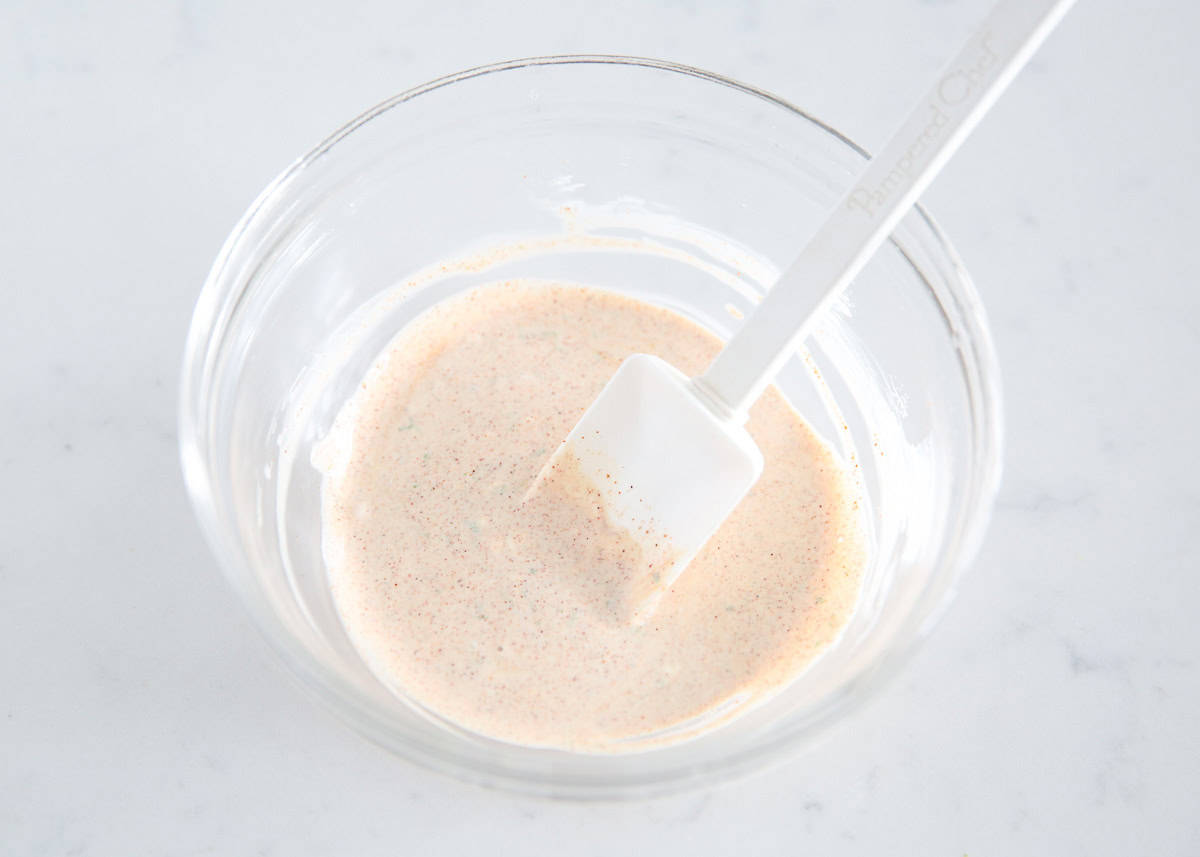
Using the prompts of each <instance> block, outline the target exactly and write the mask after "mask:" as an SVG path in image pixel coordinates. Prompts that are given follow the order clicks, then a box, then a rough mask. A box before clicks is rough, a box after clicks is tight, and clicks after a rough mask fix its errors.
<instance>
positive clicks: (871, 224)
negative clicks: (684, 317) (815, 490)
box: [695, 0, 1074, 419]
mask: <svg viewBox="0 0 1200 857" xmlns="http://www.w3.org/2000/svg"><path fill="white" fill-rule="evenodd" d="M1073 2H1074V0H1001V2H1000V3H999V4H998V5H997V6H996V7H995V8H994V9H993V10H992V12H991V14H990V15H989V16H988V17H987V19H986V20H985V21H984V22H983V24H982V25H981V26H980V27H979V29H978V30H977V31H976V32H975V35H973V36H972V37H971V38H970V39H969V40H968V41H967V43H966V45H965V46H964V47H963V48H962V50H960V51H959V52H958V55H957V56H955V57H954V59H953V60H951V62H950V63H949V65H947V66H946V68H945V70H944V71H943V72H942V74H941V75H940V76H939V77H938V80H937V83H935V84H934V86H933V88H932V89H931V90H930V91H929V92H928V93H926V95H925V96H924V98H922V99H921V101H920V102H919V103H918V105H917V107H916V109H914V110H913V111H912V113H911V114H910V116H909V118H908V119H907V120H906V121H905V122H904V124H903V125H902V126H901V128H900V130H899V131H898V132H897V133H896V134H895V136H893V137H892V139H891V141H890V142H889V143H888V144H887V146H885V147H884V149H883V151H882V152H880V153H879V155H877V156H876V157H874V158H872V159H871V161H870V163H869V164H868V165H867V168H866V169H865V170H864V171H863V173H862V175H861V176H860V177H859V179H858V181H857V182H856V183H855V184H854V187H852V188H851V189H850V191H849V192H848V193H846V195H845V196H844V197H843V198H842V200H841V201H840V202H839V203H838V205H837V207H836V208H835V209H834V210H833V212H832V214H831V215H830V216H829V218H828V219H827V220H826V221H825V223H824V225H823V226H822V227H821V228H820V229H819V230H818V231H817V233H816V234H815V235H813V237H812V238H811V239H810V240H809V242H808V244H807V245H806V246H805V248H804V250H803V251H802V252H801V253H800V256H799V257H798V258H797V259H796V261H795V262H793V263H792V265H791V267H789V268H788V269H787V270H786V271H785V272H784V274H783V276H782V277H780V279H779V281H778V282H777V283H776V284H775V285H774V287H772V289H771V290H770V292H768V294H767V296H766V297H765V298H764V299H763V301H762V303H761V304H759V306H758V307H757V308H756V309H755V311H754V312H753V314H751V316H750V317H749V318H748V319H747V320H746V322H745V323H744V324H743V325H742V326H741V328H740V329H739V330H738V331H737V333H736V334H735V335H734V337H733V338H732V339H730V340H729V342H728V343H727V344H726V346H725V348H724V350H723V351H722V352H721V353H720V354H719V355H717V358H716V359H715V360H714V361H713V363H712V365H711V366H710V367H709V368H708V371H707V372H705V374H704V375H703V376H701V377H700V378H697V379H696V381H695V383H696V386H697V387H698V388H699V389H700V390H701V391H702V392H703V393H705V394H707V397H708V398H709V399H711V400H715V404H716V405H717V406H718V407H719V408H721V409H722V410H725V409H727V415H728V416H731V417H734V418H736V419H744V418H745V413H746V411H747V410H748V409H749V407H750V405H752V404H753V403H754V402H755V400H757V399H758V397H759V396H760V395H761V394H762V391H763V390H764V389H765V388H766V386H767V385H768V384H769V383H770V382H771V381H772V380H773V379H774V377H775V374H776V373H777V372H778V371H779V369H780V367H781V366H782V365H783V363H784V362H785V361H786V360H787V358H788V357H789V356H790V355H791V354H792V352H793V351H794V350H795V348H796V346H797V345H799V343H800V341H801V340H802V339H803V338H804V337H805V335H806V334H807V333H808V331H809V329H810V327H811V325H812V323H813V321H814V320H815V319H816V318H817V317H819V316H820V314H821V313H822V312H824V311H825V310H826V309H827V308H828V306H829V305H830V303H832V302H833V301H834V300H835V299H836V298H837V296H838V295H839V294H840V293H841V292H842V290H843V289H844V288H845V287H846V286H847V285H848V284H849V283H850V281H851V280H852V279H853V278H854V277H855V275H857V274H858V272H859V271H860V270H861V269H862V267H863V265H865V264H866V262H867V260H869V259H870V258H871V256H872V255H874V253H875V251H876V250H877V249H878V248H879V245H880V244H881V243H883V241H884V239H886V238H887V237H888V236H889V235H890V234H891V233H892V230H893V229H894V228H895V227H896V224H897V223H898V222H899V221H900V218H901V217H903V216H904V214H905V213H906V212H907V211H908V209H909V207H910V206H912V204H913V202H915V201H916V199H917V197H918V196H920V194H921V193H922V192H923V191H924V190H925V188H926V187H927V186H928V185H929V182H930V181H932V180H933V178H934V176H936V175H937V173H938V171H939V170H941V168H942V166H943V165H944V164H945V163H946V161H948V160H949V159H950V156H951V155H953V154H954V152H955V150H957V149H958V147H959V145H960V144H961V143H962V141H963V140H964V139H965V138H966V136H967V135H968V134H969V133H970V132H971V131H972V130H973V129H974V128H975V125H976V124H977V123H978V122H979V120H980V119H981V118H982V117H983V115H984V114H985V113H986V112H987V110H988V108H990V107H991V106H992V104H993V103H994V102H995V100H996V99H997V98H998V97H999V96H1000V93H1002V92H1003V91H1004V89H1005V87H1006V86H1008V84H1009V82H1010V81H1011V80H1012V79H1013V77H1015V76H1016V74H1017V72H1019V71H1020V70H1021V68H1022V67H1023V66H1024V65H1025V63H1026V61H1027V60H1028V59H1029V58H1030V56H1032V55H1033V52H1034V51H1035V50H1037V48H1038V46H1039V45H1041V43H1042V41H1043V40H1044V39H1045V38H1046V36H1047V35H1049V33H1050V32H1051V30H1053V29H1054V27H1055V25H1057V24H1058V22H1059V20H1061V19H1062V17H1063V15H1065V14H1066V12H1067V10H1068V9H1069V8H1070V7H1071V5H1072V3H1073Z"/></svg>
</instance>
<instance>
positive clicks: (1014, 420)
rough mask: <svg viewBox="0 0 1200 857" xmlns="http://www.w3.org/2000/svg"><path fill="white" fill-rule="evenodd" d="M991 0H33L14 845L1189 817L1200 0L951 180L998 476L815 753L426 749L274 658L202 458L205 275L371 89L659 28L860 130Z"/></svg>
mask: <svg viewBox="0 0 1200 857" xmlns="http://www.w3.org/2000/svg"><path fill="white" fill-rule="evenodd" d="M988 5H989V4H988V0H925V2H918V0H902V2H898V0H855V2H835V0H799V2H787V0H761V2H760V0H746V2H739V3H732V2H729V3H722V2H715V0H714V2H705V0H672V2H666V0H664V1H663V2H655V3H650V4H647V3H639V2H636V0H625V2H616V3H595V2H577V1H576V0H554V2H551V0H536V2H524V3H521V4H503V3H482V2H467V0H437V2H434V1H433V0H407V2H404V0H402V2H370V3H347V4H343V3H332V2H330V3H325V4H321V5H318V4H309V3H284V2H272V3H257V4H248V3H235V2H227V0H226V2H209V3H200V2H187V0H181V2H169V3H168V2H148V1H147V2H130V3H119V4H117V3H114V4H102V3H99V2H82V3H58V2H40V0H16V2H15V3H13V2H10V3H7V4H6V8H5V11H4V13H3V15H0V116H2V118H0V260H2V261H0V302H2V303H0V307H2V309H3V311H2V312H0V397H2V398H0V401H2V403H3V409H2V413H3V419H2V421H0V485H2V486H3V487H2V489H0V853H3V854H5V855H9V854H12V855H141V854H147V855H159V854H175V855H192V854H196V855H199V854H219V855H226V854H231V855H232V854H254V855H288V857H301V855H334V854H338V855H342V854H354V855H374V854H484V853H498V854H506V853H514V854H515V853H520V854H525V855H540V854H556V855H557V854H562V853H570V854H597V855H600V854H604V855H607V854H613V853H626V852H628V850H629V849H631V848H635V847H636V848H637V850H638V853H669V854H675V853H677V854H681V855H683V854H687V855H707V854H713V855H718V854H719V855H728V854H735V853H736V854H773V853H780V854H782V853H788V854H798V853H805V854H843V853H844V854H851V853H854V854H860V853H861V854H923V855H924V854H929V855H937V854H941V855H955V857H957V855H961V854H970V855H972V857H974V856H975V855H984V854H1047V855H1049V854H1053V855H1056V857H1062V855H1072V854H1081V855H1083V854H1087V855H1101V854H1112V855H1127V854H1161V855H1177V854H1184V853H1197V849H1200V814H1198V813H1197V812H1196V807H1197V797H1196V794H1197V791H1198V790H1200V775H1198V772H1200V741H1198V739H1197V728H1196V718H1197V712H1200V680H1198V664H1197V655H1198V650H1200V621H1198V620H1200V582H1198V578H1197V571H1198V568H1197V556H1198V555H1200V489H1198V488H1197V485H1200V464H1198V462H1200V456H1197V454H1196V449H1195V442H1196V439H1197V428H1196V425H1197V418H1198V417H1200V403H1198V394H1197V385H1196V381H1195V371H1196V367H1197V366H1200V289H1197V280H1198V277H1197V273H1198V268H1197V265H1196V264H1195V262H1194V259H1195V254H1194V251H1193V247H1194V245H1195V243H1196V241H1197V235H1200V220H1198V218H1197V214H1196V208H1195V203H1196V200H1197V199H1200V181H1198V179H1197V167H1196V164H1195V161H1194V158H1195V156H1197V155H1200V148H1198V146H1200V111H1198V110H1197V106H1196V105H1197V100H1198V99H1200V57H1198V55H1197V53H1196V48H1195V37H1196V36H1197V34H1200V4H1195V3H1192V2H1190V0H1160V1H1159V2H1155V0H1151V1H1150V2H1145V3H1128V2H1120V0H1084V2H1082V3H1080V4H1079V7H1078V8H1077V9H1076V10H1075V11H1074V12H1073V13H1072V15H1071V16H1070V17H1069V18H1068V19H1067V21H1066V22H1065V23H1064V25H1063V27H1062V29H1061V31H1060V32H1059V33H1057V34H1056V35H1055V36H1054V37H1053V38H1052V39H1051V41H1050V42H1049V43H1048V44H1047V46H1046V48H1045V50H1044V52H1043V53H1042V54H1041V55H1040V56H1039V57H1038V58H1037V59H1036V60H1035V62H1034V64H1033V66H1032V68H1031V69H1030V70H1029V72H1028V73H1027V74H1025V75H1024V76H1023V77H1022V78H1021V79H1020V80H1018V81H1017V83H1016V84H1015V85H1014V86H1013V88H1012V90H1011V91H1010V93H1009V94H1008V95H1007V96H1006V97H1005V99H1004V100H1003V101H1002V102H1001V103H1000V104H999V105H998V106H997V108H996V110H995V112H994V115H992V116H991V117H989V118H988V120H987V121H986V123H985V124H984V125H983V127H982V128H981V129H980V130H979V132H978V133H977V135H976V136H975V137H974V138H973V139H972V140H971V141H969V142H968V143H967V145H966V147H965V148H964V149H963V151H962V152H961V154H960V155H959V157H958V158H957V159H956V160H955V161H954V162H953V164H952V165H951V166H950V167H949V169H947V171H946V172H945V174H944V175H943V176H942V177H941V179H939V181H938V182H937V184H936V186H935V189H934V190H933V192H932V193H931V194H930V195H929V197H928V199H927V203H928V205H929V207H930V208H931V210H932V211H933V212H934V214H935V215H936V216H938V217H939V219H940V220H941V222H942V223H943V224H944V225H945V226H946V228H947V231H948V232H949V233H950V235H951V237H952V238H953V239H954V240H955V242H956V244H957V246H958V248H959V250H960V251H961V253H962V255H963V257H964V258H965V259H966V261H967V263H968V265H969V267H970V268H971V270H972V271H973V273H974V275H975V278H976V280H977V281H978V283H979V286H980V290H981V292H982V293H983V295H984V299H985V301H986V303H987V305H988V307H989V310H990V312H991V318H992V321H993V325H994V332H995V335H996V339H997V344H998V348H999V352H1000V357H1001V361H1002V364H1003V368H1004V374H1005V382H1006V393H1007V410H1008V438H1009V440H1008V455H1007V468H1006V477H1005V483H1004V489H1003V493H1002V496H1001V499H1000V504H999V508H998V510H997V513H996V516H995V521H994V525H993V526H992V529H991V531H990V535H989V537H988V539H987V541H986V543H985V545H984V547H983V550H982V553H981V555H980V557H979V560H978V562H977V564H976V567H975V568H974V570H973V572H972V573H971V574H970V576H969V577H968V578H967V579H966V581H965V582H964V585H963V587H962V590H961V594H960V597H959V601H958V603H957V604H956V605H955V606H954V608H953V609H952V610H951V611H950V612H949V613H948V615H947V616H946V618H945V620H944V622H943V623H942V626H941V627H940V628H939V629H938V632H937V633H936V634H935V635H934V636H933V638H932V639H931V641H930V642H929V644H928V645H926V646H925V647H924V648H923V649H922V650H921V651H920V653H919V654H918V655H917V657H916V658H915V659H914V660H913V661H912V662H911V663H910V665H909V666H908V668H907V669H906V671H905V672H904V673H903V675H902V676H901V677H900V678H899V679H898V680H897V681H895V682H894V683H893V684H892V685H890V686H889V687H888V688H887V689H886V690H885V691H884V693H883V694H882V695H881V696H880V697H879V698H877V699H876V700H875V701H874V702H873V703H871V704H870V705H869V706H868V707H867V708H866V709H865V710H863V711H861V712H860V713H858V714H856V715H855V716H854V717H853V718H851V719H850V720H849V721H847V722H845V723H844V724H843V725H842V726H841V727H840V728H838V729H837V730H835V731H834V733H833V734H831V735H830V736H829V738H828V740H826V741H825V742H824V743H823V744H822V745H821V746H820V747H819V748H818V749H816V750H814V751H812V752H810V753H808V754H807V755H805V756H803V757H801V758H798V759H796V760H793V761H791V762H788V763H786V764H784V765H782V766H779V767H777V768H775V769H773V770H771V771H769V772H766V773H764V774H762V775H760V776H757V777H755V778H753V779H750V780H748V781H745V782H741V783H736V784H732V785H729V786H726V787H724V788H720V789H716V790H713V791H709V792H702V793H694V794H690V795H687V796H684V797H679V798H671V799H664V800H658V801H651V802H645V803H636V804H625V805H598V806H578V805H561V804H552V803H546V802H541V801H536V800H526V799H517V798H512V797H508V796H505V795H502V794H496V793H491V792H487V791H483V790H480V789H477V788H473V787H469V786H465V785H460V784H458V783H457V782H453V781H449V780H445V779H442V778H439V777H437V776H434V775H431V774H428V773H426V772H424V771H422V770H419V769H417V768H415V767H412V766H410V765H408V764H406V763H403V762H400V761H398V760H396V759H394V758H391V757H389V756H387V755H385V754H384V753H383V752H382V751H380V750H377V749H376V748H375V747H374V746H372V745H369V744H368V743H367V742H365V741H364V740H362V739H360V738H359V737H357V736H356V735H355V734H353V733H351V732H350V731H349V730H348V729H346V728H345V727H343V726H342V725H341V724H340V723H339V722H336V721H335V720H333V719H332V718H331V717H330V716H329V715H327V714H326V713H325V712H324V711H322V710H320V709H319V708H317V707H316V706H315V705H313V704H311V703H310V702H309V700H308V699H307V697H305V696H303V695H302V694H301V693H300V692H299V691H298V690H297V689H295V688H294V687H293V686H292V684H291V683H290V681H289V680H288V679H287V678H286V677H285V676H284V675H282V674H281V673H280V671H278V670H277V669H276V668H275V666H274V664H273V662H272V661H271V660H270V659H269V658H268V657H267V656H266V653H265V649H264V646H263V645H262V644H261V643H260V641H259V639H258V637H257V634H256V632H255V631H254V629H253V628H252V627H251V626H250V624H249V622H248V620H247V618H246V617H245V616H244V615H243V612H242V610H241V608H240V607H239V605H238V604H237V603H236V602H235V600H234V597H233V595H232V594H231V592H230V591H229V589H228V588H227V586H226V585H225V583H224V581H223V580H222V578H221V577H220V576H219V574H218V573H217V570H216V568H215V564H214V561H213V559H212V557H211V556H210V554H209V552H208V550H207V548H206V546H205V545H204V543H203V542H202V540H201V537H200V534H199V532H198V531H197V528H196V527H195V525H194V524H193V521H192V515H191V510H190V508H189V507H188V504H187V501H186V499H185V497H184V494H183V489H182V485H181V479H180V475H179V468H178V465H177V455H176V437H175V405H176V383H177V380H176V379H177V374H178V367H179V362H180V355H181V348H182V342H183V335H184V331H185V329H186V326H187V323H188V319H189V315H190V312H191V306H192V303H193V301H194V299H195V296H196V293H197V291H198V289H199V286H200V283H201V281H202V280H203V278H204V275H205V273H206V271H207V269H208V266H209V264H210V262H211V260H212V258H213V256H214V255H215V254H216V251H217V249H218V247H219V246H220V243H221V241H222V240H223V238H224V236H225V234H226V233H227V231H228V230H229V229H230V227H231V226H232V224H233V223H234V221H235V220H236V218H237V217H238V216H239V214H240V213H241V211H242V209H243V207H244V206H245V205H246V204H247V203H248V202H249V201H250V199H251V198H252V197H253V196H254V195H255V194H256V193H257V191H258V190H259V188H260V187H261V186H263V185H264V184H265V183H266V182H267V181H268V180H269V179H270V178H271V177H272V176H273V175H274V174H275V173H276V172H277V171H278V170H280V169H281V168H282V167H283V166H284V165H285V164H287V163H288V162H289V161H290V160H291V159H292V158H293V157H294V156H296V155H297V154H299V153H301V152H303V151H305V150H306V149H307V148H308V147H309V146H311V145H312V144H313V143H315V142H316V141H317V140H319V139H321V138H322V137H323V136H324V135H325V134H326V133H327V132H328V131H329V130H331V129H332V128H334V127H336V126H337V125H339V124H340V123H341V122H342V121H344V120H345V119H347V118H349V117H350V116H352V115H354V114H355V113H357V112H359V111H360V110H361V109H363V108H365V107H367V106H369V105H371V104H373V103H374V102H376V101H378V100H381V99H382V98H384V97H385V96H387V95H390V94H392V93H393V92H395V91H398V90H400V89H403V88H406V87H408V86H410V85H413V84H416V83H419V82H421V81H423V80H425V79H428V78H431V77H434V76H437V75H439V74H442V73H445V72H449V71H453V70H456V69H458V68H461V67H466V66H471V65H476V64H480V63H483V62H488V61H493V60H498V59H505V58H511V57H515V56H525V55H532V54H544V53H559V52H612V53H631V54H641V55H650V56H659V57H663V58H668V59H675V60H679V61H682V62H686V63H691V64H695V65H699V66H703V67H707V68H711V69H713V70H715V71H719V72H723V73H727V74H729V75H732V76H734V77H738V78H741V79H744V80H747V81H749V82H753V83H755V84H758V85H760V86H763V87H765V88H768V89H771V90H774V91H776V92H778V93H780V94H782V95H784V96H785V97H787V98H789V99H791V100H792V101H794V102H796V103H799V104H801V105H803V106H805V107H806V108H808V109H810V110H811V111H812V112H814V113H816V114H817V115H819V116H821V117H823V118H825V119H827V120H828V121H830V122H832V123H833V124H835V125H837V126H838V127H840V128H842V129H843V130H845V131H847V132H848V133H850V134H851V135H852V136H854V137H856V138H858V139H859V140H860V141H862V142H863V143H864V144H866V145H867V146H869V147H870V146H876V145H878V144H879V143H880V142H882V140H883V139H884V138H885V136H886V134H887V133H888V131H889V130H890V128H891V126H892V125H893V124H894V123H895V122H896V120H898V119H899V118H900V116H901V114H902V112H903V110H904V108H905V105H906V104H907V103H908V102H909V101H911V99H912V98H913V97H914V96H915V95H916V94H917V92H918V91H919V90H920V89H921V88H922V85H923V83H924V82H925V81H926V80H927V79H928V78H929V77H930V76H931V75H932V74H933V73H934V72H935V71H936V70H937V68H938V66H939V65H940V62H941V60H942V59H943V58H944V57H945V56H947V55H948V51H949V49H950V48H951V47H952V43H953V42H954V41H956V40H957V39H958V38H960V37H961V36H963V35H965V33H966V32H967V30H968V29H969V27H970V26H971V25H972V24H973V23H974V22H975V21H976V20H978V19H979V18H980V17H981V16H982V14H983V13H984V12H985V11H986V9H987V7H988ZM505 6H510V7H511V8H504V7H505ZM518 7H519V8H518ZM655 848H658V849H664V848H665V849H666V850H665V851H657V852H656V851H651V850H650V849H655Z"/></svg>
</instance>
